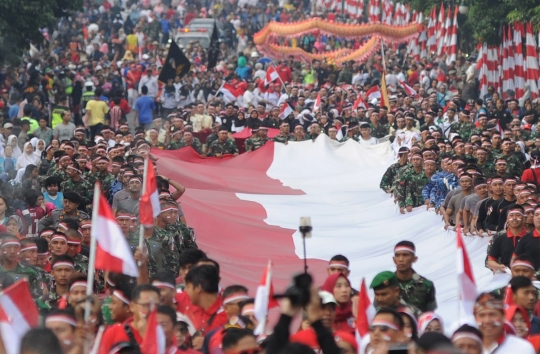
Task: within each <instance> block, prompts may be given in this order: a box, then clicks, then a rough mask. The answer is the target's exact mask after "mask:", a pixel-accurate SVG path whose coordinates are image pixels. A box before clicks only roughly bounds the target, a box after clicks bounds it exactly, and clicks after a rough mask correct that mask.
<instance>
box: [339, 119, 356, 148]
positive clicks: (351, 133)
mask: <svg viewBox="0 0 540 354" xmlns="http://www.w3.org/2000/svg"><path fill="white" fill-rule="evenodd" d="M359 135H360V132H359V131H358V123H356V122H351V123H350V124H349V126H348V127H347V134H346V135H345V136H344V137H343V138H342V139H341V142H342V143H344V142H346V141H347V140H354V141H358V139H359V138H358V136H359Z"/></svg>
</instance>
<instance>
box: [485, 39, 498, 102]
mask: <svg viewBox="0 0 540 354" xmlns="http://www.w3.org/2000/svg"><path fill="white" fill-rule="evenodd" d="M498 53H499V48H498V47H497V46H488V51H487V69H488V72H487V73H488V77H487V84H488V86H493V88H494V89H495V92H500V91H499V90H500V88H501V77H500V75H499V56H498Z"/></svg>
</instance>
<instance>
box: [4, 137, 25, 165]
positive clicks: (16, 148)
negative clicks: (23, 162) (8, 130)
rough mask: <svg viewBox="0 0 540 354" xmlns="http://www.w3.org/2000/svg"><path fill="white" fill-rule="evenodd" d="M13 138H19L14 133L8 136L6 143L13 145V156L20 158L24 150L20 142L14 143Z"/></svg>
mask: <svg viewBox="0 0 540 354" xmlns="http://www.w3.org/2000/svg"><path fill="white" fill-rule="evenodd" d="M13 139H17V137H16V136H15V135H13V134H12V135H10V136H9V137H8V140H7V144H6V145H11V147H12V148H13V154H11V157H13V158H14V159H18V158H19V157H20V156H21V155H22V151H21V148H20V147H19V144H18V143H15V144H14V143H13ZM17 140H18V139H17Z"/></svg>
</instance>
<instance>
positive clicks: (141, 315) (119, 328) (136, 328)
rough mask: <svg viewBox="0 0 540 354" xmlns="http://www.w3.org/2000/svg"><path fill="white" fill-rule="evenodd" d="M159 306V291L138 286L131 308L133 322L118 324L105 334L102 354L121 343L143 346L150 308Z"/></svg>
mask: <svg viewBox="0 0 540 354" xmlns="http://www.w3.org/2000/svg"><path fill="white" fill-rule="evenodd" d="M152 304H155V305H156V306H157V304H159V290H158V288H156V287H155V286H152V285H150V284H144V285H137V286H136V287H135V289H133V293H132V296H131V302H130V304H129V308H130V309H131V312H132V313H133V320H131V321H129V322H126V323H117V324H115V325H113V326H111V327H109V328H107V330H106V331H105V333H103V338H102V339H101V344H100V346H99V353H100V354H108V353H109V351H110V350H111V348H112V347H113V346H115V345H116V344H118V343H120V342H133V343H132V344H133V345H135V344H136V345H141V343H142V341H143V336H144V334H145V333H146V326H147V324H148V321H147V317H148V315H149V314H150V306H151V305H152Z"/></svg>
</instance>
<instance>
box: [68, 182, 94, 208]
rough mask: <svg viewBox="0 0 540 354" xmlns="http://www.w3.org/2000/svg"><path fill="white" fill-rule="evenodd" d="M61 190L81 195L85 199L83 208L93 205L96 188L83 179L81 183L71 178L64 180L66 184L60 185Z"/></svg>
mask: <svg viewBox="0 0 540 354" xmlns="http://www.w3.org/2000/svg"><path fill="white" fill-rule="evenodd" d="M60 188H61V190H62V191H64V192H67V191H72V192H76V193H77V194H79V195H80V196H81V198H82V199H83V205H81V207H83V206H86V205H88V204H92V196H93V194H94V186H93V185H91V184H90V183H89V182H88V181H87V180H84V179H82V178H81V179H80V180H79V181H77V182H75V181H74V180H72V179H71V178H68V179H67V180H64V182H62V183H60Z"/></svg>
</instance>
